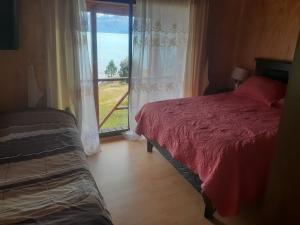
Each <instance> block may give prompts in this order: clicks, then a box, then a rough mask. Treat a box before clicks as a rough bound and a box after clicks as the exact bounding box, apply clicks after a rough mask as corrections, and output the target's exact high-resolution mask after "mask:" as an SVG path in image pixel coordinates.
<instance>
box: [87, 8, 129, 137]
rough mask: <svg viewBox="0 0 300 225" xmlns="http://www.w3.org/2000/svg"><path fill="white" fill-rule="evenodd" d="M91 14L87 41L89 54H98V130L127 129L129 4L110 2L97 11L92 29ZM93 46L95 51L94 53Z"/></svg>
mask: <svg viewBox="0 0 300 225" xmlns="http://www.w3.org/2000/svg"><path fill="white" fill-rule="evenodd" d="M114 5H115V6H116V9H114ZM120 9H121V10H120ZM91 14H92V13H90V12H89V13H88V16H89V30H90V32H89V33H88V45H89V50H90V53H91V58H92V56H94V57H95V55H96V56H97V60H93V62H94V63H95V61H96V64H97V65H96V68H97V88H98V99H96V101H97V104H96V105H97V106H98V107H99V108H98V112H99V131H100V133H111V132H116V131H124V130H127V129H128V91H129V86H128V84H129V38H130V35H129V21H130V19H129V5H127V4H110V5H109V10H107V11H104V12H103V11H100V12H99V11H96V12H95V15H94V19H95V20H96V21H94V24H95V27H94V29H93V28H92V26H93V25H92V24H93V22H92V19H93V16H92V15H91ZM95 31H96V35H93V33H92V32H95ZM93 37H96V40H93ZM95 47H96V49H97V52H96V54H94V55H93V54H92V52H93V48H95Z"/></svg>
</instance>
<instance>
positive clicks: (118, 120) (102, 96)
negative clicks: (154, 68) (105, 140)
mask: <svg viewBox="0 0 300 225" xmlns="http://www.w3.org/2000/svg"><path fill="white" fill-rule="evenodd" d="M127 90H128V84H127V83H122V82H120V81H113V82H111V81H110V82H102V83H101V84H99V114H100V115H99V116H100V121H102V120H103V119H104V118H105V116H106V115H107V114H108V113H109V111H110V110H111V109H112V108H113V107H114V106H115V105H116V103H117V102H118V101H119V100H120V99H121V97H122V96H123V95H124V94H125V93H126V92H127ZM121 106H128V97H127V98H126V99H125V100H124V101H123V102H122V104H121ZM127 126H128V110H117V111H115V112H114V113H113V114H112V115H111V117H110V118H109V119H108V120H107V121H106V122H105V123H104V124H103V126H102V127H101V129H105V128H119V127H127Z"/></svg>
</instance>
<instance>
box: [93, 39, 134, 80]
mask: <svg viewBox="0 0 300 225" xmlns="http://www.w3.org/2000/svg"><path fill="white" fill-rule="evenodd" d="M128 42H129V41H128V34H118V33H97V43H98V49H97V53H98V77H99V78H105V77H106V75H105V73H104V71H105V69H106V66H107V65H108V63H109V61H110V60H113V61H114V62H115V65H116V67H117V68H118V70H119V68H120V62H121V61H122V60H124V59H125V58H127V57H128V48H129V47H128ZM88 44H89V51H90V52H91V34H90V33H88Z"/></svg>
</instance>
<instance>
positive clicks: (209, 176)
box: [136, 93, 281, 216]
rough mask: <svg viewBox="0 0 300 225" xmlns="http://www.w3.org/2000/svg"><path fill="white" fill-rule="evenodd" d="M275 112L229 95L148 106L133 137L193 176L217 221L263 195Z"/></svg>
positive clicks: (138, 118)
mask: <svg viewBox="0 0 300 225" xmlns="http://www.w3.org/2000/svg"><path fill="white" fill-rule="evenodd" d="M280 115H281V109H278V108H272V107H269V106H267V105H265V104H263V103H260V102H257V101H254V100H252V99H249V98H246V97H239V96H235V95H233V94H232V93H226V94H219V95H211V96H201V97H194V98H184V99H176V100H168V101H160V102H154V103H149V104H146V105H145V106H143V108H142V109H141V110H140V112H139V113H138V114H137V115H136V121H137V128H136V133H137V134H139V135H144V136H145V137H147V138H148V139H150V140H154V141H156V142H157V143H158V144H159V145H160V146H162V147H164V148H166V149H167V150H168V151H169V152H170V153H171V155H172V156H173V157H174V158H175V159H177V160H178V161H180V162H181V163H182V164H183V165H185V166H186V167H188V168H189V169H190V170H191V171H192V172H194V173H196V174H198V175H199V178H200V179H201V180H202V181H203V183H202V190H203V191H204V192H205V193H206V194H207V195H208V197H209V198H210V199H211V201H212V203H213V205H214V206H215V207H216V209H217V211H218V212H219V213H220V214H221V215H222V216H233V215H236V214H237V213H238V211H239V208H240V206H241V205H242V204H244V203H250V202H253V201H257V200H258V199H259V198H261V197H262V194H263V192H264V188H265V184H266V179H267V175H268V169H269V165H270V162H271V158H272V153H273V146H274V141H275V137H276V133H277V129H278V124H279V119H280Z"/></svg>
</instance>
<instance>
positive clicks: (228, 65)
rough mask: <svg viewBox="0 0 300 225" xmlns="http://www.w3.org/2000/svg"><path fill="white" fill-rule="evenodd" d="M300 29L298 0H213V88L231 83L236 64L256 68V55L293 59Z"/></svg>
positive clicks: (210, 55) (211, 36) (211, 48)
mask: <svg viewBox="0 0 300 225" xmlns="http://www.w3.org/2000/svg"><path fill="white" fill-rule="evenodd" d="M299 29H300V1H299V0H284V1H283V0H228V1H217V0H212V1H211V5H210V16H209V31H208V38H209V77H210V82H211V84H210V89H218V88H220V87H226V86H229V85H230V84H231V79H230V74H231V71H232V69H233V68H234V66H242V67H245V68H248V69H252V70H253V69H254V67H255V61H254V58H255V57H268V58H274V59H285V60H292V58H293V55H294V51H295V47H296V41H297V36H298V32H299Z"/></svg>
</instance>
